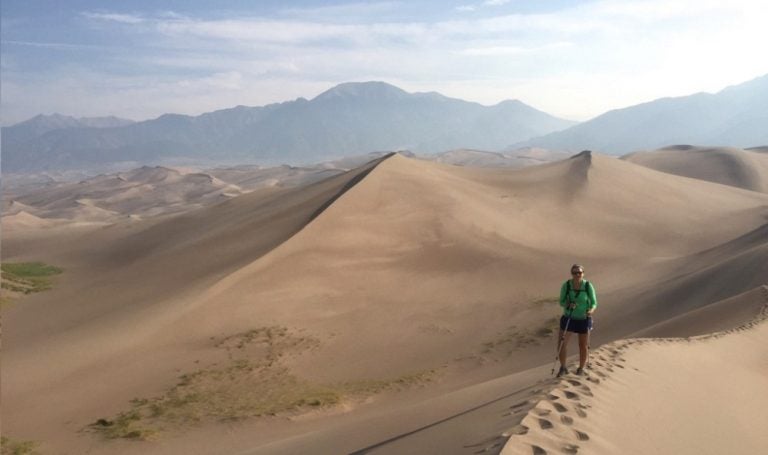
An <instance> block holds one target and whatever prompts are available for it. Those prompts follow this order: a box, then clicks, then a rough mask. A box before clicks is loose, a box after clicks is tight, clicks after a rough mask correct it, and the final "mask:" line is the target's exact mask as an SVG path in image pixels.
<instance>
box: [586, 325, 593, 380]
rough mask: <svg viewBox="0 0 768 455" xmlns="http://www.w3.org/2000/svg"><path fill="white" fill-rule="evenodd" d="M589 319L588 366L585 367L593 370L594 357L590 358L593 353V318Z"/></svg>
mask: <svg viewBox="0 0 768 455" xmlns="http://www.w3.org/2000/svg"><path fill="white" fill-rule="evenodd" d="M588 319H589V322H588V324H589V327H587V364H586V365H585V366H584V367H585V368H589V369H592V363H591V362H592V356H590V354H591V353H592V327H593V326H592V317H591V316H590V317H588Z"/></svg>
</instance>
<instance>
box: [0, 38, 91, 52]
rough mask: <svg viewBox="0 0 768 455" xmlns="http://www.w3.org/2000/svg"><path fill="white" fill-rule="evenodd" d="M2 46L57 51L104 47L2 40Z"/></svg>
mask: <svg viewBox="0 0 768 455" xmlns="http://www.w3.org/2000/svg"><path fill="white" fill-rule="evenodd" d="M3 44H12V45H16V46H30V47H41V48H48V49H58V50H88V49H104V46H97V45H94V44H72V43H46V42H38V41H15V40H3Z"/></svg>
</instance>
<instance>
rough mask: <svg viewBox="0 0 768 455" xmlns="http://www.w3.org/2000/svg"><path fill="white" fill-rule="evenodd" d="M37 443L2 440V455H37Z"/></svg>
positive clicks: (0, 446) (0, 445) (5, 438)
mask: <svg viewBox="0 0 768 455" xmlns="http://www.w3.org/2000/svg"><path fill="white" fill-rule="evenodd" d="M35 447H37V443H36V442H34V441H14V440H13V439H11V438H8V437H5V436H3V437H1V438H0V454H2V455H35V454H37V453H38V452H36V451H35Z"/></svg>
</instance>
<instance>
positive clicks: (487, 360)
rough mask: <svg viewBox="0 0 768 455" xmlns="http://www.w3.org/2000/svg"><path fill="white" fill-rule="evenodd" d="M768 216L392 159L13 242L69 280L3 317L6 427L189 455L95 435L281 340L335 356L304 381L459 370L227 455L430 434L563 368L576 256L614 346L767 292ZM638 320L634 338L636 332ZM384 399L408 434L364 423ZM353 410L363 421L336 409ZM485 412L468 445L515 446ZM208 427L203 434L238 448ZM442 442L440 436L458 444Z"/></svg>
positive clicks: (705, 196) (695, 190) (548, 173)
mask: <svg viewBox="0 0 768 455" xmlns="http://www.w3.org/2000/svg"><path fill="white" fill-rule="evenodd" d="M368 171H370V173H367V172H368ZM354 183H356V184H355V185H353V184H354ZM766 215H768V194H764V193H761V192H756V191H748V190H744V189H740V188H733V187H729V186H725V185H720V184H714V183H711V182H707V181H702V180H694V179H689V178H682V177H679V176H676V175H672V174H667V173H662V172H658V171H655V170H652V169H648V168H645V167H642V166H638V165H636V164H633V163H629V162H625V161H621V160H617V159H614V158H609V157H604V156H600V155H597V154H594V155H592V156H586V155H580V156H577V157H574V158H572V159H567V160H564V161H560V162H556V163H550V164H546V165H542V166H536V167H531V168H525V169H519V170H510V169H486V170H479V169H469V168H459V167H454V166H447V165H441V164H437V163H428V162H423V161H419V160H413V159H408V158H405V157H401V156H394V157H392V158H389V159H387V160H385V161H383V162H382V163H381V164H379V165H378V166H376V167H373V165H371V166H369V167H367V168H364V169H358V170H356V171H352V172H350V173H347V174H343V175H339V176H336V177H333V178H331V179H328V180H324V181H322V182H318V183H315V184H312V185H308V186H305V187H302V188H294V189H280V190H277V191H268V192H263V193H260V192H254V193H249V194H246V195H243V196H239V197H236V198H233V199H231V200H228V201H226V202H224V203H221V204H216V205H213V206H211V207H204V208H202V209H200V210H197V211H193V212H189V213H185V214H183V215H179V216H173V217H168V218H162V219H154V220H144V221H138V222H132V223H118V224H115V225H111V226H107V227H103V228H98V229H95V228H91V229H82V228H81V229H80V230H66V231H65V230H56V231H52V232H50V233H46V235H45V236H43V237H40V236H35V235H32V234H29V233H25V234H24V235H20V234H19V233H16V234H13V235H10V236H8V237H6V234H7V233H6V232H5V231H4V233H3V235H4V237H3V243H2V248H3V256H4V260H26V259H38V260H44V261H46V262H50V263H53V264H55V265H58V266H62V267H64V269H65V272H64V274H62V275H61V276H60V277H59V278H58V284H57V287H56V289H54V290H53V291H50V292H47V293H42V294H38V295H34V296H31V297H29V298H27V299H25V300H24V301H23V302H19V303H18V304H13V305H12V306H10V307H9V308H7V309H6V308H4V310H3V318H4V327H3V349H4V352H3V370H2V381H3V390H2V393H3V396H2V398H3V407H2V417H3V424H4V431H7V432H8V434H10V435H12V436H14V437H16V438H18V439H30V440H40V441H43V442H44V443H45V444H46V445H45V448H49V449H50V448H56V449H57V450H61V451H70V452H73V453H76V452H78V451H82V450H84V448H88V449H90V450H92V453H145V452H146V451H147V449H148V448H150V449H152V450H160V449H158V447H162V452H163V453H188V450H187V449H188V448H189V446H188V445H185V444H184V437H183V432H182V433H180V434H181V435H182V436H179V434H171V435H167V436H165V437H166V438H167V439H166V440H164V441H163V442H162V444H161V446H157V445H153V444H154V443H142V442H135V443H133V442H132V443H131V444H123V443H112V442H104V441H101V440H99V439H98V438H96V437H94V436H93V435H91V434H83V433H78V431H79V430H81V429H82V428H83V427H84V426H85V425H87V424H88V423H91V422H93V421H94V420H95V419H97V418H101V417H108V416H114V415H116V414H117V413H119V412H121V411H125V410H126V409H128V408H129V406H130V405H129V400H131V399H132V398H137V397H151V396H155V395H158V394H161V393H163V392H164V391H166V390H167V389H168V388H169V387H171V386H173V385H174V384H176V383H177V382H178V376H179V375H181V374H184V373H191V372H194V371H196V370H198V369H200V368H205V367H211V366H212V365H213V364H214V363H216V362H222V361H224V360H226V353H223V354H222V352H221V350H217V349H216V347H215V345H216V342H215V341H212V339H216V340H218V339H222V338H225V337H229V336H232V335H235V334H238V333H244V332H247V331H248V330H252V329H256V328H259V327H264V326H273V325H278V326H284V327H288V328H289V329H290V331H291V333H295V334H302V336H306V337H310V338H312V339H314V340H316V341H317V345H316V347H315V348H313V349H312V350H311V351H307V352H302V353H298V354H296V355H287V356H286V358H285V359H281V362H282V363H281V365H284V366H285V368H287V370H288V371H290V372H291V373H292V374H294V375H296V376H297V377H299V378H301V379H302V380H306V381H311V382H313V383H318V384H325V383H335V382H338V381H352V380H363V379H372V380H383V379H386V378H398V377H401V376H404V375H408V374H412V373H418V372H422V371H425V370H429V369H436V370H438V371H440V372H445V373H441V375H442V376H440V377H439V378H438V379H437V380H436V381H435V384H433V385H430V386H427V387H424V388H423V389H416V390H413V391H410V392H401V393H402V394H398V393H393V394H390V395H386V398H376V397H374V398H370V399H369V400H368V401H367V402H359V401H354V400H350V401H347V402H345V407H341V408H339V409H332V410H328V411H327V413H328V415H326V414H325V413H324V411H323V412H319V413H318V416H317V418H315V419H309V420H307V421H302V423H300V424H297V423H296V422H292V421H290V420H288V419H287V418H285V417H280V418H276V419H272V420H270V419H268V421H267V422H266V423H265V422H264V421H262V420H259V419H256V420H257V422H256V423H244V424H243V425H242V426H241V427H238V428H240V429H239V430H232V431H234V432H236V433H237V436H236V437H233V439H236V440H237V441H238V442H237V443H236V444H234V443H233V444H234V445H232V446H228V447H231V448H232V451H236V450H242V451H244V452H245V451H246V450H247V449H249V447H250V448H255V447H259V446H264V445H267V444H277V445H279V446H280V447H283V448H285V452H284V453H290V451H291V450H292V449H291V448H292V447H295V446H292V445H291V444H292V442H291V441H297V440H299V439H302V438H300V435H301V436H302V437H304V436H306V437H309V440H310V441H321V440H322V441H325V442H324V444H325V445H322V446H320V445H318V446H317V447H322V450H318V453H338V448H339V447H340V446H334V445H333V442H334V438H332V437H330V435H332V434H337V435H344V434H352V433H353V429H354V434H356V435H357V436H356V439H355V441H357V442H359V446H363V447H364V446H366V445H373V444H375V443H377V442H380V441H382V440H385V439H387V438H389V437H391V436H392V435H393V434H397V432H398V431H399V432H401V433H407V432H408V431H409V425H408V423H409V422H410V423H413V424H414V425H417V424H418V425H426V424H429V422H428V421H424V420H422V421H419V422H415V421H409V420H408V419H405V418H403V417H402V416H403V415H404V414H400V412H406V410H407V408H406V407H404V406H406V405H415V404H417V403H421V402H424V400H427V399H437V398H436V397H439V396H440V395H442V394H446V393H450V392H456V393H459V395H460V396H464V397H466V399H465V400H464V401H460V402H458V403H457V404H455V405H454V407H453V408H452V409H451V411H450V412H457V409H459V408H464V409H469V408H472V407H474V406H477V403H476V402H475V401H473V400H475V399H479V398H478V397H479V396H478V395H474V394H471V393H466V394H461V393H460V392H461V390H464V389H467V390H469V389H470V388H471V387H474V386H477V385H478V384H483V383H484V381H486V380H489V379H493V378H498V377H504V376H505V375H508V374H510V373H514V372H522V371H525V370H528V369H529V368H531V367H536V366H538V365H541V364H542V363H543V361H542V359H549V358H551V351H552V346H551V345H552V342H551V341H552V340H551V339H550V338H549V337H547V336H535V335H533V334H534V333H535V332H536V330H538V329H541V328H545V326H546V324H548V323H549V322H548V320H550V319H551V318H552V317H553V316H554V315H555V314H556V313H557V307H556V305H555V304H554V303H552V301H551V298H552V296H553V295H555V294H556V293H557V290H558V288H559V284H560V283H561V282H562V280H563V279H565V278H566V277H565V276H563V272H564V271H565V272H567V269H568V267H569V266H570V264H571V263H573V262H584V263H585V265H586V267H587V274H588V278H589V279H591V280H593V282H594V283H595V285H596V288H597V290H598V292H599V293H600V296H601V309H600V324H601V325H600V328H601V330H600V331H599V333H600V335H599V336H600V337H602V338H599V339H597V341H598V342H600V343H602V342H610V341H613V340H615V339H618V338H620V337H622V336H626V335H628V334H630V333H633V332H637V331H638V330H642V329H645V328H648V327H652V326H656V325H657V324H660V323H663V322H665V321H667V320H669V319H671V318H676V317H680V316H681V315H684V314H686V313H689V312H692V311H695V310H696V309H698V308H702V307H705V306H707V305H708V304H711V303H713V302H716V301H718V300H723V299H725V298H728V297H731V296H734V295H736V294H739V293H742V292H745V291H747V290H750V289H753V288H754V287H755V286H757V285H759V284H762V282H760V283H757V284H756V283H755V280H758V279H759V275H760V273H762V272H761V271H762V270H764V268H765V267H766V265H765V264H767V263H768V249H767V247H766V242H767V240H766V239H765V238H764V236H762V237H761V236H760V232H762V231H761V229H764V225H765V220H766ZM750 233H753V234H751V235H750ZM745 236H746V237H745ZM747 271H749V272H750V273H747ZM754 271H757V272H755V273H752V272H754ZM718 276H722V277H728V278H727V279H724V280H720V281H718V279H717V277H718ZM713 277H714V278H713ZM713 280H714V281H713ZM711 283H715V284H716V285H711ZM710 285H711V287H710ZM718 293H719V294H723V295H719V294H718ZM713 295H719V296H715V297H713ZM648 296H655V297H656V298H649V297H648ZM547 302H548V303H547ZM628 312H636V314H634V315H633V318H632V321H633V324H634V325H627V324H623V323H622V317H623V316H625V315H626V314H627V313H628ZM699 326H700V327H702V328H706V327H707V324H705V323H703V322H702V323H701V324H699ZM212 337H213V338H212ZM406 393H411V395H407V397H408V398H407V399H404V398H398V397H403V396H406V395H403V394H406ZM484 399H485V398H484ZM381 400H385V401H386V405H387V406H388V414H387V416H388V417H386V422H388V423H387V424H384V423H382V424H381V425H371V426H360V425H357V426H355V423H354V422H355V420H356V416H358V415H360V414H357V413H358V412H359V413H367V412H373V411H370V409H378V406H382V403H381ZM398 409H399V411H398ZM342 410H343V411H344V414H345V415H348V416H349V417H348V418H347V419H346V420H345V417H344V416H340V417H333V416H332V415H336V414H339V413H340V412H341V411H342ZM446 413H448V411H447V410H446ZM479 415H482V413H480V414H476V413H470V414H466V416H476V417H471V418H470V417H465V418H466V419H469V420H463V422H466V424H464V425H463V428H465V432H464V433H461V434H462V436H461V437H460V438H459V437H457V438H456V439H454V441H455V444H456V445H457V446H458V445H461V446H463V445H465V444H466V445H468V446H470V445H473V444H477V443H478V438H479V437H480V436H483V437H486V436H487V437H489V438H493V439H494V440H495V441H497V442H498V438H499V435H500V434H496V433H494V432H491V434H489V433H488V428H496V427H495V426H494V425H499V423H498V422H497V423H496V424H494V425H490V426H488V425H489V422H487V419H488V418H489V417H488V414H485V417H477V416H479ZM433 417H434V419H435V420H436V421H437V420H440V419H441V418H444V417H447V416H446V415H442V414H441V415H433ZM326 418H328V419H330V420H328V422H334V425H336V424H337V423H338V425H340V427H334V428H335V430H332V429H331V428H330V427H329V426H327V425H330V424H327V423H326ZM334 419H335V420H334ZM473 419H474V420H473ZM509 423H511V422H510V421H509V420H505V421H504V424H505V425H506V424H509ZM204 425H210V427H206V429H205V430H201V432H202V433H203V434H206V435H217V436H215V437H219V438H225V437H226V436H225V435H226V431H224V430H220V429H219V430H217V429H216V428H220V427H217V426H216V423H215V422H210V421H206V422H204ZM347 425H349V426H347ZM212 428H213V429H212ZM227 428H229V427H227ZM430 428H431V429H430V433H429V434H430V435H432V436H430V437H431V438H439V437H440V433H441V432H447V433H450V432H451V430H449V428H451V427H450V425H448V426H443V425H438V426H435V427H430ZM385 429H388V430H386V431H385ZM227 431H229V430H227ZM334 431H338V432H337V433H334ZM222 433H223V434H222ZM310 434H311V435H316V437H317V438H318V439H317V440H313V439H312V437H310V436H307V435H310ZM419 434H420V435H423V434H426V433H419ZM481 439H482V438H481ZM214 440H215V438H214ZM302 441H303V442H302V444H306V441H307V439H302ZM408 441H412V440H411V439H408V440H406V439H402V440H400V442H399V443H398V444H401V445H400V446H399V447H400V448H401V449H402V451H401V453H409V450H411V449H407V450H406V449H405V448H403V447H402V444H406V443H407V442H408ZM423 443H424V442H423V441H421V442H420V443H419V444H423ZM317 444H320V442H317ZM492 445H493V444H491V446H492ZM273 447H274V446H273ZM303 447H306V445H304V446H303ZM412 448H413V447H412ZM334 449H336V450H334ZM413 449H414V450H416V449H415V448H413ZM465 449H466V451H469V450H477V449H471V448H469V447H466V448H463V449H461V450H465ZM381 450H385V449H381ZM461 450H460V451H461ZM494 450H496V449H494ZM460 451H458V452H460ZM458 452H457V453H458ZM411 453H418V452H413V451H411Z"/></svg>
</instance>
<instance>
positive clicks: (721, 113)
mask: <svg viewBox="0 0 768 455" xmlns="http://www.w3.org/2000/svg"><path fill="white" fill-rule="evenodd" d="M766 105H768V74H767V75H764V76H761V77H759V78H756V79H753V80H751V81H748V82H745V83H743V84H739V85H735V86H731V87H728V88H725V89H723V90H721V91H720V92H718V93H715V94H711V93H697V94H694V95H690V96H682V97H676V98H662V99H658V100H655V101H651V102H649V103H643V104H638V105H636V106H631V107H627V108H624V109H616V110H612V111H609V112H606V113H605V114H602V115H600V116H598V117H595V118H594V119H592V120H589V121H587V122H584V123H581V124H579V125H575V126H573V127H571V128H568V129H566V130H564V131H559V132H554V133H550V134H548V135H545V136H543V137H538V138H534V139H531V140H528V141H525V142H522V143H520V144H516V146H517V147H521V146H528V147H544V148H548V149H554V150H562V151H570V152H575V151H579V150H583V149H591V150H599V151H601V152H602V153H609V154H624V153H630V152H634V151H638V150H654V149H657V148H662V147H666V146H670V145H677V144H695V145H710V146H732V147H741V148H746V147H754V146H760V145H765V144H768V109H766V108H765V106H766Z"/></svg>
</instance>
